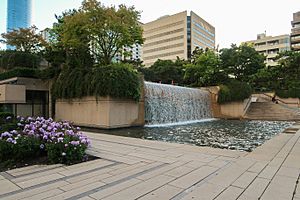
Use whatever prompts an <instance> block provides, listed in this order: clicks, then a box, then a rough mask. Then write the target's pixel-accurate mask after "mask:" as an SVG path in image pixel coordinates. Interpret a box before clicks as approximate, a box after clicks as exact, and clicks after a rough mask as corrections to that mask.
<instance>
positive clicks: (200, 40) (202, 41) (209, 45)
mask: <svg viewBox="0 0 300 200" xmlns="http://www.w3.org/2000/svg"><path fill="white" fill-rule="evenodd" d="M194 37H195V39H196V40H198V41H199V42H201V43H202V44H204V45H206V46H208V47H210V48H212V49H213V48H214V47H213V46H212V45H211V44H209V43H207V42H205V41H204V40H202V39H200V38H199V37H197V36H195V35H194Z"/></svg>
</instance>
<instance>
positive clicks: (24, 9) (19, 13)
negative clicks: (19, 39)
mask: <svg viewBox="0 0 300 200" xmlns="http://www.w3.org/2000/svg"><path fill="white" fill-rule="evenodd" d="M30 25H31V0H7V24H6V31H7V32H9V31H12V30H15V29H19V28H29V27H30ZM7 48H8V49H13V47H10V46H7Z"/></svg>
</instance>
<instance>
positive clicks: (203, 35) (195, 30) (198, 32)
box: [193, 28, 215, 43]
mask: <svg viewBox="0 0 300 200" xmlns="http://www.w3.org/2000/svg"><path fill="white" fill-rule="evenodd" d="M193 31H194V32H196V33H197V34H198V35H201V36H202V37H204V38H205V39H207V40H208V41H210V42H211V43H215V41H214V40H212V39H210V38H209V37H207V36H206V35H205V34H203V33H201V32H200V31H198V30H197V29H194V28H193Z"/></svg>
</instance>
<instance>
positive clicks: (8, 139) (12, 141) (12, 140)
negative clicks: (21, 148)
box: [6, 138, 17, 144]
mask: <svg viewBox="0 0 300 200" xmlns="http://www.w3.org/2000/svg"><path fill="white" fill-rule="evenodd" d="M6 142H9V143H12V144H17V141H16V140H14V139H12V138H7V139H6Z"/></svg>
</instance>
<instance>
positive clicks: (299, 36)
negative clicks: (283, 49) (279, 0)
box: [291, 11, 300, 51]
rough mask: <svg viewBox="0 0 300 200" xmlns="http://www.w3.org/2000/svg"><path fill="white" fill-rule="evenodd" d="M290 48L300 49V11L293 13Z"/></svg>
mask: <svg viewBox="0 0 300 200" xmlns="http://www.w3.org/2000/svg"><path fill="white" fill-rule="evenodd" d="M291 48H292V50H294V51H300V11H299V12H296V13H294V14H293V21H292V33H291Z"/></svg>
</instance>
